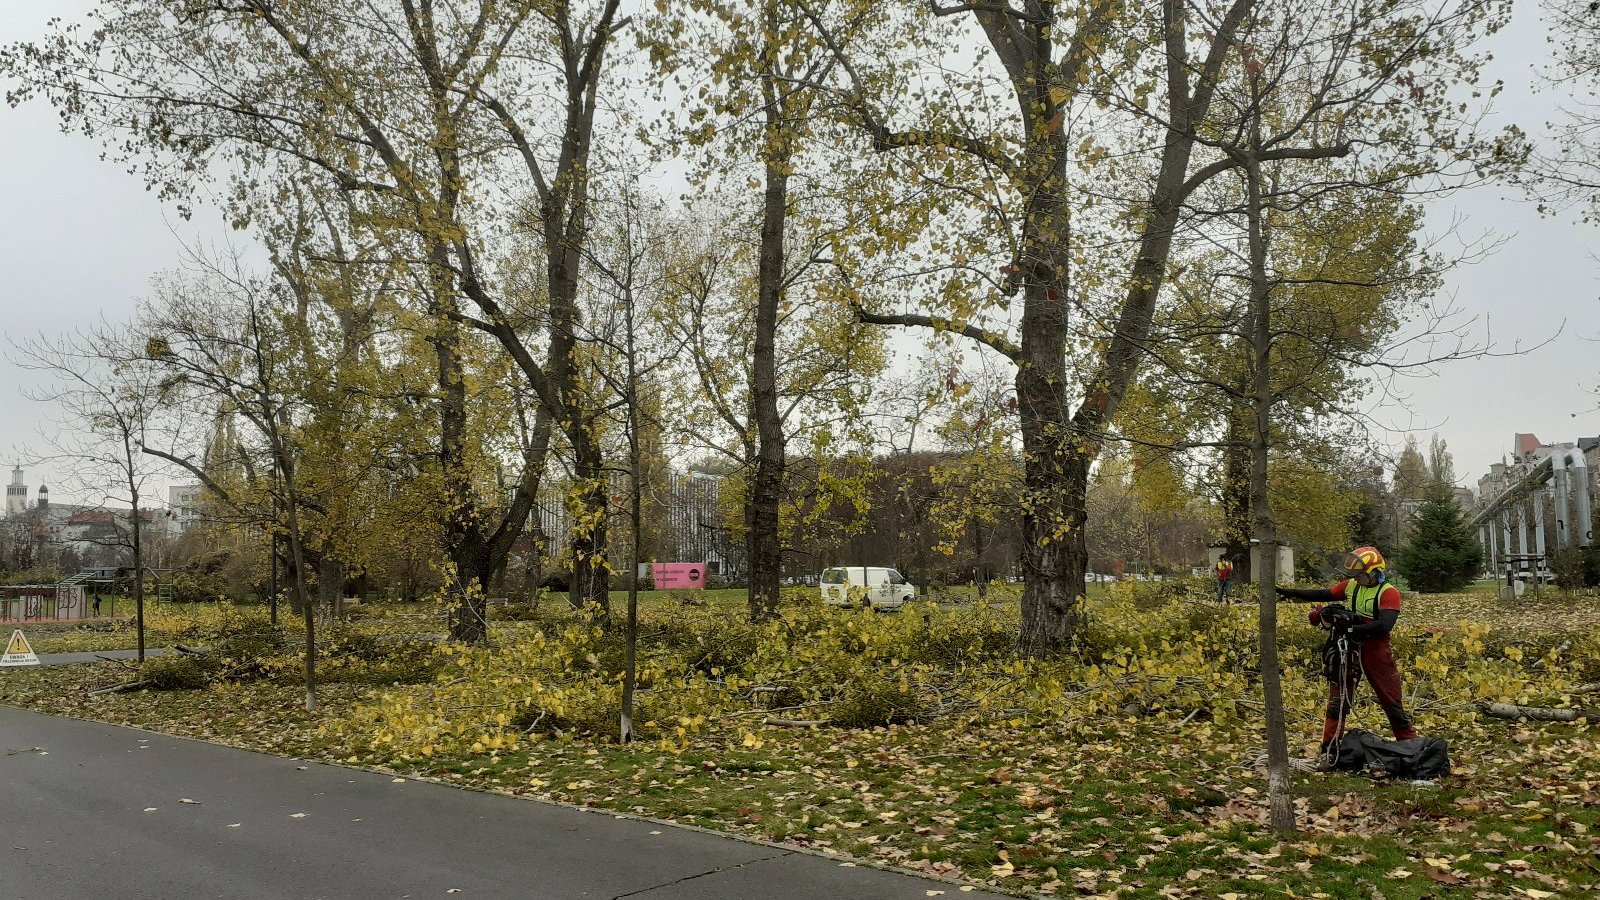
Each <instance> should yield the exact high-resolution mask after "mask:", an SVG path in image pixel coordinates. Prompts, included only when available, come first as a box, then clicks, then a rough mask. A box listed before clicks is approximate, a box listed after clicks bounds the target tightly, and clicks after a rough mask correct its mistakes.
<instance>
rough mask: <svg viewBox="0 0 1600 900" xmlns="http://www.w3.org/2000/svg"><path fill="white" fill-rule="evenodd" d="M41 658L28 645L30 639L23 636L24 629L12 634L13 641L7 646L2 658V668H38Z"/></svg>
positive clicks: (0, 657) (0, 661) (0, 662)
mask: <svg viewBox="0 0 1600 900" xmlns="http://www.w3.org/2000/svg"><path fill="white" fill-rule="evenodd" d="M38 664H39V657H38V656H36V655H34V652H33V648H32V647H30V646H29V645H28V639H27V638H25V637H23V636H22V629H21V628H18V629H17V630H16V631H13V632H11V641H10V642H9V643H7V644H6V652H5V655H4V656H0V666H37V665H38Z"/></svg>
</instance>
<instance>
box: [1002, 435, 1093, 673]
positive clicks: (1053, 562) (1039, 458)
mask: <svg viewBox="0 0 1600 900" xmlns="http://www.w3.org/2000/svg"><path fill="white" fill-rule="evenodd" d="M1027 432H1028V429H1024V435H1023V441H1024V446H1025V447H1026V446H1027V438H1028V433H1027ZM1088 468H1089V457H1088V456H1087V455H1085V454H1083V453H1080V452H1076V451H1073V450H1068V449H1066V448H1065V447H1060V448H1058V452H1057V454H1056V455H1054V456H1044V455H1043V454H1040V453H1036V452H1033V451H1028V459H1027V462H1026V464H1025V480H1026V483H1027V485H1028V491H1027V496H1028V499H1029V501H1030V503H1029V506H1028V508H1027V510H1026V511H1025V512H1024V513H1023V517H1022V536H1023V541H1022V571H1023V588H1022V628H1021V631H1020V633H1019V636H1018V639H1017V649H1018V651H1019V652H1021V653H1023V654H1025V655H1029V656H1039V655H1047V654H1051V653H1058V652H1061V651H1063V650H1066V649H1067V648H1069V647H1070V646H1071V645H1072V641H1073V639H1074V638H1075V637H1076V636H1077V629H1078V620H1079V618H1080V617H1081V613H1082V608H1081V606H1082V601H1083V590H1084V588H1083V586H1084V573H1085V571H1086V569H1087V567H1088V548H1087V546H1086V545H1085V543H1084V541H1083V523H1084V518H1085V515H1086V512H1085V496H1086V492H1087V489H1088Z"/></svg>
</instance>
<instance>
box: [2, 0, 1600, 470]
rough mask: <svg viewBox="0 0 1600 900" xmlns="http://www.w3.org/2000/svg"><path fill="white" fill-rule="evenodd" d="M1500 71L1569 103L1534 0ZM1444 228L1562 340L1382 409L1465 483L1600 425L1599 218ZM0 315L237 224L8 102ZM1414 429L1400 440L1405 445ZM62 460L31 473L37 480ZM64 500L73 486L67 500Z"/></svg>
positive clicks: (41, 318) (36, 411)
mask: <svg viewBox="0 0 1600 900" xmlns="http://www.w3.org/2000/svg"><path fill="white" fill-rule="evenodd" d="M91 5H92V4H90V3H89V2H86V0H3V2H0V43H9V42H11V41H15V40H27V39H32V38H35V37H38V36H39V35H41V34H42V33H43V25H44V22H45V20H46V19H47V18H48V17H50V16H63V17H69V16H71V15H72V14H73V12H74V11H75V10H77V11H81V10H83V9H87V8H89V7H90V6H91ZM1493 50H1494V53H1495V57H1496V60H1495V62H1494V64H1493V65H1492V67H1491V71H1490V74H1491V76H1492V77H1498V78H1502V79H1504V80H1505V82H1506V84H1507V88H1506V91H1505V93H1504V94H1503V95H1502V96H1501V98H1500V99H1499V100H1498V101H1497V107H1498V110H1499V112H1500V114H1501V116H1502V118H1503V119H1504V120H1506V121H1514V122H1516V123H1517V124H1519V125H1521V126H1522V127H1523V129H1524V130H1526V131H1528V132H1530V133H1534V134H1537V133H1540V132H1542V131H1543V129H1544V123H1545V122H1546V121H1547V120H1549V119H1551V118H1552V117H1553V116H1554V106H1555V104H1556V103H1557V102H1558V100H1559V99H1560V97H1559V95H1558V92H1556V91H1554V90H1550V89H1545V90H1543V91H1542V92H1535V91H1534V90H1533V88H1534V86H1535V83H1536V81H1537V78H1536V72H1535V70H1536V69H1537V68H1538V67H1539V66H1541V65H1542V64H1543V63H1544V60H1545V53H1546V42H1545V31H1544V26H1543V24H1542V22H1541V21H1540V19H1539V13H1538V7H1537V6H1536V5H1535V4H1533V3H1529V2H1522V0H1519V4H1518V10H1517V12H1516V15H1515V18H1514V20H1513V23H1512V25H1511V27H1510V28H1508V29H1507V30H1506V31H1505V32H1502V33H1501V34H1500V35H1498V36H1497V37H1496V39H1495V41H1494V44H1493ZM1430 218H1431V220H1432V221H1433V223H1434V225H1435V227H1437V228H1444V227H1445V226H1447V225H1449V224H1450V223H1451V222H1454V221H1457V220H1460V221H1461V222H1462V223H1463V224H1462V226H1461V227H1462V229H1463V231H1464V232H1465V233H1469V234H1478V233H1482V232H1485V231H1490V230H1492V231H1493V232H1495V233H1496V234H1498V235H1499V236H1500V237H1501V238H1503V239H1504V241H1505V243H1504V245H1503V246H1502V247H1501V248H1500V249H1499V251H1498V252H1497V253H1495V254H1494V255H1493V256H1492V257H1490V258H1488V259H1486V260H1485V261H1483V262H1480V263H1478V264H1477V265H1474V266H1471V267H1468V268H1464V269H1461V270H1459V271H1457V272H1455V273H1453V275H1452V276H1451V277H1450V279H1449V285H1448V288H1447V290H1448V292H1449V293H1450V295H1451V296H1452V297H1453V299H1454V301H1455V303H1456V305H1457V306H1458V307H1459V308H1460V309H1461V310H1462V311H1463V312H1464V313H1465V314H1466V315H1468V316H1476V317H1478V319H1479V321H1480V325H1479V330H1480V333H1482V330H1483V328H1484V327H1486V326H1487V327H1488V329H1489V333H1490V335H1491V337H1492V338H1493V340H1494V341H1495V342H1497V344H1499V345H1500V346H1501V347H1502V348H1509V347H1511V346H1513V345H1514V344H1516V343H1517V342H1518V341H1521V342H1523V343H1524V344H1529V343H1536V342H1538V341H1540V340H1542V339H1544V338H1546V337H1548V336H1549V335H1550V334H1552V333H1554V332H1555V330H1556V329H1557V327H1558V326H1560V325H1561V323H1562V322H1563V321H1564V322H1565V326H1564V330H1563V331H1562V333H1561V335H1560V336H1559V337H1558V338H1556V339H1555V340H1554V341H1553V342H1552V343H1551V344H1550V345H1549V346H1546V347H1544V348H1543V349H1541V350H1538V351H1536V352H1534V353H1531V354H1528V355H1526V356H1519V357H1511V358H1504V359H1488V360H1478V361H1471V362H1462V363H1456V364H1452V365H1451V366H1449V367H1448V368H1447V369H1445V370H1444V371H1443V372H1442V373H1440V374H1439V375H1437V376H1433V377H1427V378H1419V379H1413V380H1408V381H1406V382H1404V383H1403V384H1402V387H1403V389H1404V390H1405V391H1407V392H1408V393H1409V395H1410V400H1409V407H1410V408H1409V410H1399V409H1385V410H1383V411H1381V412H1380V419H1381V420H1383V421H1386V422H1388V423H1389V424H1391V425H1392V426H1394V427H1396V428H1398V429H1405V428H1412V429H1415V430H1416V431H1417V432H1418V436H1419V438H1420V440H1421V441H1422V442H1423V443H1424V444H1426V442H1427V439H1428V434H1429V433H1430V432H1434V431H1437V432H1438V433H1439V434H1440V435H1441V436H1442V437H1443V438H1444V439H1445V440H1446V441H1448V443H1449V445H1450V449H1451V451H1452V452H1453V453H1454V455H1455V460H1456V471H1457V474H1458V476H1459V477H1460V481H1461V482H1462V483H1463V484H1466V485H1475V484H1476V481H1477V478H1478V476H1479V475H1480V474H1481V473H1482V472H1483V471H1484V470H1485V469H1486V468H1487V466H1488V465H1489V463H1491V462H1494V461H1496V460H1498V459H1499V458H1500V457H1501V455H1502V454H1504V453H1507V452H1509V450H1510V449H1511V435H1512V433H1513V432H1518V431H1528V432H1533V433H1534V434H1537V435H1538V436H1539V437H1540V438H1542V439H1544V440H1546V441H1561V440H1576V439H1577V438H1578V437H1580V436H1589V435H1594V434H1596V433H1600V413H1596V412H1594V409H1595V407H1596V404H1597V402H1600V396H1597V395H1596V393H1595V387H1596V382H1597V380H1600V354H1597V353H1596V352H1595V351H1596V349H1597V347H1600V344H1597V343H1596V341H1600V261H1597V257H1600V229H1596V228H1592V227H1591V228H1586V227H1584V226H1582V225H1579V224H1577V223H1575V222H1574V221H1572V220H1571V219H1546V218H1541V217H1540V216H1539V214H1538V213H1537V211H1536V210H1535V209H1534V208H1533V206H1532V205H1531V204H1529V203H1528V202H1527V201H1525V200H1523V199H1522V198H1521V195H1520V194H1519V193H1518V192H1517V191H1515V190H1514V189H1510V188H1501V187H1488V188H1480V189H1477V190H1474V191H1471V192H1467V193H1463V194H1458V195H1456V196H1455V197H1452V198H1450V199H1448V200H1444V201H1440V202H1438V203H1437V204H1436V205H1435V207H1434V208H1433V209H1432V210H1431V211H1430ZM0 234H4V239H3V240H0V316H3V320H0V321H3V329H4V335H5V337H6V338H7V339H10V340H17V339H26V338H28V337H30V336H33V335H37V334H39V333H44V334H59V333H62V332H65V331H69V330H71V329H72V328H73V327H75V326H76V325H78V324H79V323H82V322H86V321H90V320H93V319H95V318H97V317H99V316H101V315H104V316H106V317H107V318H109V319H111V320H113V321H114V320H117V319H120V318H124V317H126V316H127V314H128V313H129V312H130V311H131V309H132V307H133V304H134V302H135V301H136V299H137V298H139V297H140V296H141V295H143V294H144V293H145V291H146V289H147V285H148V283H149V279H150V277H151V276H152V275H154V274H156V273H157V272H160V271H162V270H164V269H169V268H172V267H173V266H175V265H176V264H177V263H178V261H179V259H180V256H181V253H182V247H183V246H184V245H185V244H186V243H187V244H189V245H194V244H196V243H214V242H218V241H226V240H227V239H228V237H229V235H228V234H227V231H226V229H225V228H224V227H223V226H222V225H221V223H220V222H219V220H218V218H217V216H216V214H215V212H214V211H213V210H211V209H208V208H206V207H203V206H202V207H201V208H200V209H199V210H198V211H197V213H196V216H195V219H194V220H193V221H191V222H185V221H183V220H181V219H179V218H178V217H177V215H176V213H175V212H174V211H172V210H171V209H163V208H162V207H161V205H160V204H158V203H157V202H156V200H155V198H154V197H153V196H152V195H151V194H149V193H147V192H146V191H145V189H144V186H143V185H142V184H141V183H140V181H139V180H138V179H137V178H135V177H133V176H130V175H127V174H126V173H124V172H123V171H122V170H121V168H119V167H118V166H116V165H114V164H111V163H107V162H103V161H101V160H100V159H99V148H98V146H97V145H95V144H93V143H92V142H90V141H88V140H86V139H84V138H81V137H77V136H68V135H62V134H61V133H60V132H59V130H58V129H57V127H56V117H55V113H54V112H53V110H51V109H50V108H49V107H48V106H46V105H43V104H39V103H33V104H29V105H27V106H24V107H22V108H20V109H9V108H5V107H3V106H0ZM31 381H33V376H32V375H31V374H30V373H27V372H23V371H19V370H18V369H17V367H16V366H14V365H13V364H12V363H11V362H10V360H9V359H0V453H7V454H10V456H8V457H7V458H5V459H0V463H3V466H0V471H3V472H4V480H6V481H9V479H10V468H11V463H12V459H13V458H14V457H21V456H24V455H25V454H26V453H27V452H29V448H30V447H35V446H37V445H38V444H40V443H41V442H40V441H39V440H38V439H37V437H36V435H37V434H38V433H39V432H40V431H41V430H48V429H50V428H51V427H53V426H52V424H51V420H50V416H49V414H48V410H47V409H45V408H43V407H42V405H41V404H38V403H35V402H33V401H30V400H28V399H27V398H26V397H25V396H24V395H23V390H24V389H25V386H26V385H27V384H29V383H30V382H31ZM1404 437H1405V435H1404V432H1403V431H1395V432H1394V433H1392V434H1391V435H1390V436H1389V441H1390V443H1392V444H1393V445H1395V446H1396V447H1398V446H1399V444H1400V443H1401V442H1403V441H1404ZM55 474H57V473H52V472H51V471H50V470H49V469H48V467H46V468H45V469H44V470H43V471H40V470H39V469H35V470H33V471H31V472H30V473H29V477H28V482H29V484H30V485H31V486H32V487H34V488H37V486H38V485H39V483H40V481H41V480H45V481H49V480H51V479H52V477H53V476H54V475H55ZM63 499H65V498H63Z"/></svg>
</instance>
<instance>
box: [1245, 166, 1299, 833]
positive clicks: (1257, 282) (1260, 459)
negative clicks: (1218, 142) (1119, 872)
mask: <svg viewBox="0 0 1600 900" xmlns="http://www.w3.org/2000/svg"><path fill="white" fill-rule="evenodd" d="M1245 175H1246V181H1247V195H1248V199H1247V203H1246V211H1247V216H1248V218H1249V232H1250V234H1249V241H1250V314H1249V316H1248V318H1247V324H1248V330H1249V340H1250V349H1251V362H1252V366H1251V369H1252V375H1253V376H1254V385H1253V387H1254V392H1253V397H1252V400H1253V403H1252V407H1253V409H1254V411H1255V432H1256V433H1255V439H1254V440H1253V441H1252V442H1251V446H1250V505H1251V508H1252V510H1253V512H1254V517H1255V535H1254V541H1255V545H1256V546H1257V547H1258V548H1260V565H1259V566H1258V567H1257V568H1258V569H1259V571H1258V572H1257V573H1256V575H1257V578H1256V584H1257V587H1258V589H1259V591H1260V616H1259V632H1260V644H1261V692H1262V701H1263V703H1264V705H1265V707H1266V720H1267V721H1266V726H1267V804H1268V808H1269V816H1270V823H1271V826H1272V829H1273V830H1274V831H1278V832H1292V831H1294V830H1295V816H1294V793H1293V784H1292V783H1291V782H1290V780H1289V739H1288V733H1287V731H1286V729H1285V726H1284V713H1283V684H1282V681H1281V673H1280V672H1279V669H1278V589H1277V581H1278V529H1277V523H1276V522H1275V521H1274V520H1273V518H1272V503H1271V497H1270V495H1269V494H1268V492H1267V462H1268V457H1269V454H1270V452H1271V449H1272V407H1273V401H1274V399H1275V398H1274V396H1273V390H1272V371H1271V368H1270V367H1271V362H1272V290H1271V283H1270V282H1269V281H1268V279H1267V236H1266V223H1265V221H1264V219H1265V217H1266V208H1265V204H1264V202H1263V200H1262V196H1261V170H1260V167H1259V164H1258V163H1257V162H1256V160H1255V157H1254V156H1253V155H1252V156H1251V157H1250V159H1249V163H1248V165H1247V166H1246V170H1245Z"/></svg>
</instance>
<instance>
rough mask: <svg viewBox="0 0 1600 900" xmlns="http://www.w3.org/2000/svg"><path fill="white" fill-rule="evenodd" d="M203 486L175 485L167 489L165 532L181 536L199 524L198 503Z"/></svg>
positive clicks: (203, 490) (203, 491)
mask: <svg viewBox="0 0 1600 900" xmlns="http://www.w3.org/2000/svg"><path fill="white" fill-rule="evenodd" d="M204 494H205V486H204V485H200V484H175V485H173V486H172V487H170V488H168V489H167V530H168V531H170V532H172V533H174V534H181V533H183V532H185V531H188V530H189V529H191V528H193V527H195V525H196V524H198V523H199V522H200V518H201V516H200V501H201V499H202V497H203V496H204Z"/></svg>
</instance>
